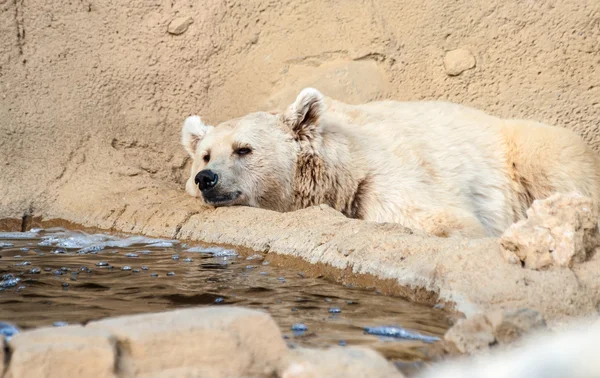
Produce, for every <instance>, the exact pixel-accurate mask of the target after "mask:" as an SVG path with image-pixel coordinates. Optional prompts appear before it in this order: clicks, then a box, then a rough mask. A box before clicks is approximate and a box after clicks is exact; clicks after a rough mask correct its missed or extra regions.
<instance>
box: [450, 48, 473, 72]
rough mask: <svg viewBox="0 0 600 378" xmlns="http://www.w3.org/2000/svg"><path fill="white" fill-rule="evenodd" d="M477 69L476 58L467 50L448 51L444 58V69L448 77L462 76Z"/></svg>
mask: <svg viewBox="0 0 600 378" xmlns="http://www.w3.org/2000/svg"><path fill="white" fill-rule="evenodd" d="M473 67H475V57H474V56H473V54H472V53H471V52H470V51H469V50H466V49H456V50H452V51H448V52H447V53H446V56H445V57H444V68H445V69H446V74H447V75H448V76H456V75H460V74H461V73H463V72H464V71H466V70H469V69H471V68H473Z"/></svg>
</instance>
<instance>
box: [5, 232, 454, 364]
mask: <svg viewBox="0 0 600 378" xmlns="http://www.w3.org/2000/svg"><path fill="white" fill-rule="evenodd" d="M33 231H34V232H29V233H0V286H1V287H0V322H1V321H5V322H12V323H13V324H16V325H17V326H19V327H22V328H30V327H39V326H51V325H55V326H59V325H62V324H65V322H66V323H69V324H72V323H85V322H88V321H90V320H95V319H99V318H104V317H107V316H115V315H124V314H134V313H144V312H156V311H163V310H167V309H174V308H182V307H190V306H220V305H237V306H246V307H250V308H257V309H265V310H267V311H268V312H269V313H270V314H271V316H273V318H274V319H275V321H276V322H277V323H278V325H279V326H280V327H281V330H282V332H283V334H284V338H286V340H287V342H288V344H290V345H291V346H294V345H301V346H318V347H324V346H327V345H331V344H341V345H358V344H372V345H374V346H375V347H376V348H377V349H378V350H380V351H383V353H384V355H386V356H387V357H389V358H390V359H392V360H394V361H395V362H397V364H398V366H399V368H400V369H401V370H403V371H404V372H405V373H411V372H413V371H414V369H416V368H418V366H420V363H418V361H420V360H426V359H427V358H426V353H427V350H428V348H429V347H430V346H431V344H430V343H428V342H431V341H434V340H435V338H436V337H441V336H442V335H443V334H444V332H445V331H446V330H447V328H448V327H449V324H448V320H447V316H446V314H445V313H444V312H443V311H441V310H438V309H434V308H431V307H427V306H421V305H416V304H413V303H410V302H408V301H405V300H402V299H398V298H392V297H387V296H382V295H379V294H378V293H377V292H375V291H374V290H364V289H357V288H351V287H347V286H343V285H338V284H334V283H331V282H328V281H326V280H324V279H320V278H307V277H305V275H304V274H303V273H302V272H299V271H292V270H290V269H285V268H281V267H275V266H273V265H271V264H270V263H269V256H268V254H267V255H261V254H256V255H250V256H241V255H238V253H237V252H236V251H235V250H230V249H223V248H220V247H206V246H188V245H185V244H182V243H180V242H178V241H175V240H164V239H150V238H144V237H129V238H128V237H124V238H118V237H116V236H110V235H107V234H86V233H83V232H76V231H68V230H64V229H47V230H33ZM382 326H395V327H401V328H399V329H390V328H384V329H382V328H380V327H382ZM378 327H379V328H378ZM367 330H369V331H372V332H374V333H380V334H382V335H383V336H378V335H373V334H369V333H368V332H366V331H367ZM431 337H433V338H431ZM414 361H417V363H416V364H415V363H411V362H414Z"/></svg>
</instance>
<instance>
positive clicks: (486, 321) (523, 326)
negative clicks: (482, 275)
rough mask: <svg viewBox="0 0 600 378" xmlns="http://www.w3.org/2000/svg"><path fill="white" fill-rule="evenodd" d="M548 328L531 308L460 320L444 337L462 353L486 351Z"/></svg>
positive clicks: (494, 312)
mask: <svg viewBox="0 0 600 378" xmlns="http://www.w3.org/2000/svg"><path fill="white" fill-rule="evenodd" d="M540 329H546V322H545V320H544V318H543V317H542V316H541V314H540V313H538V312H537V311H534V310H530V309H518V310H496V311H492V312H489V313H485V314H476V315H474V316H472V317H470V318H468V319H460V320H458V321H457V322H456V324H455V325H454V326H453V327H452V328H450V329H449V330H448V332H446V334H445V335H444V340H445V341H446V342H447V343H449V344H451V345H452V346H454V347H455V348H456V350H458V351H459V352H460V353H467V354H475V353H479V352H486V351H488V350H489V347H490V346H492V345H496V344H500V345H508V344H511V343H514V342H516V341H517V340H519V339H520V338H521V337H523V335H525V334H527V333H530V332H532V331H536V330H540Z"/></svg>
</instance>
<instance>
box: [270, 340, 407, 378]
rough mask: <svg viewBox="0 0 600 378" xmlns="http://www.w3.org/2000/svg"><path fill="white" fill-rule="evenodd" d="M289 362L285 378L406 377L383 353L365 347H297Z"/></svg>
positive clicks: (284, 370)
mask: <svg viewBox="0 0 600 378" xmlns="http://www.w3.org/2000/svg"><path fill="white" fill-rule="evenodd" d="M288 361H289V362H288V363H287V364H286V365H285V367H284V369H283V371H282V372H281V375H280V376H281V378H317V377H365V378H366V377H369V378H371V377H372V378H376V377H390V378H401V377H403V375H402V373H400V372H399V371H398V370H397V369H396V368H395V367H394V366H393V365H392V364H390V363H389V362H388V361H387V360H386V359H385V358H383V357H382V356H381V355H380V354H379V353H377V352H375V351H374V350H372V349H368V348H364V347H355V346H350V347H348V346H346V347H338V346H335V347H331V348H328V349H304V348H296V349H294V350H293V351H292V352H290V357H289V359H288Z"/></svg>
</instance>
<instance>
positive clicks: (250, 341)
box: [86, 306, 287, 377]
mask: <svg viewBox="0 0 600 378" xmlns="http://www.w3.org/2000/svg"><path fill="white" fill-rule="evenodd" d="M88 327H89V328H94V329H104V330H107V331H109V332H111V333H113V334H114V335H116V336H117V338H118V339H119V341H120V342H121V343H123V345H127V348H124V349H123V350H122V354H121V358H120V361H119V362H120V366H121V367H122V371H121V373H122V376H140V375H142V374H151V373H152V374H158V372H160V371H164V370H169V369H176V368H186V369H188V368H189V369H200V370H204V369H208V370H211V371H212V374H209V372H208V371H207V372H206V374H204V375H202V376H228V377H237V376H262V375H263V374H264V375H266V376H269V374H267V372H266V369H269V368H270V369H272V370H274V369H275V367H276V366H278V363H279V361H280V360H281V359H282V358H283V357H284V356H285V355H286V354H287V347H286V345H285V343H284V341H283V340H282V338H281V333H280V332H279V328H278V326H277V324H276V323H275V322H274V321H273V319H272V318H271V317H270V316H269V315H268V314H267V313H265V312H262V311H256V310H248V309H245V308H236V307H229V306H217V307H211V308H194V309H182V310H175V311H170V312H164V313H155V314H143V315H133V316H123V317H117V318H112V319H106V320H101V321H94V322H90V323H88V325H87V326H86V328H88ZM232 356H235V358H232ZM161 376H162V375H161Z"/></svg>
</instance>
